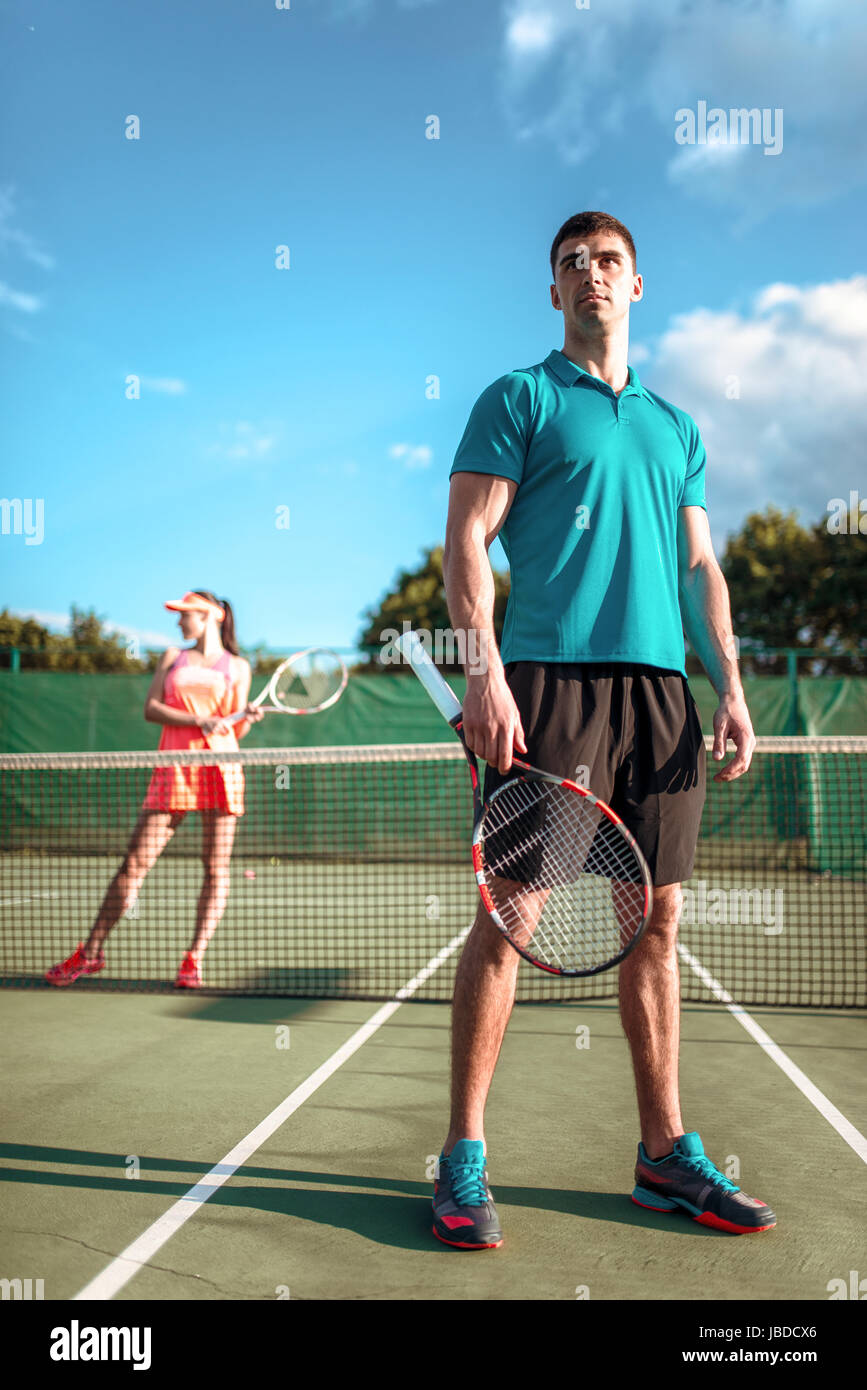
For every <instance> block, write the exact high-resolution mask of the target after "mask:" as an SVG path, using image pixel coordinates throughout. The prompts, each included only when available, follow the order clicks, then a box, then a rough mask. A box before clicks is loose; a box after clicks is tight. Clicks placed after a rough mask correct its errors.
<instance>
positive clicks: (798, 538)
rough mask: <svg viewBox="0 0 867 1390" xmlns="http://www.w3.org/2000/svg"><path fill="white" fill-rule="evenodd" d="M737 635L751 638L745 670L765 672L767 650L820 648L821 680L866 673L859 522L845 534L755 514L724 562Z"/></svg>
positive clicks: (769, 660)
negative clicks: (836, 674)
mask: <svg viewBox="0 0 867 1390" xmlns="http://www.w3.org/2000/svg"><path fill="white" fill-rule="evenodd" d="M722 569H723V573H724V574H725V577H726V581H727V583H728V586H729V593H730V596H731V605H732V620H733V623H734V630H735V632H736V633H737V634H738V636H740V637H741V638H742V639H749V641H750V648H749V650H746V649H745V648H744V649H742V653H741V657H742V664H743V666H744V669H745V670H753V671H758V672H761V671H767V670H769V669H770V668H771V667H772V665H773V664H774V658H773V656H772V654H771V653H770V651H768V650H767V649H769V648H774V647H788V648H804V649H807V650H809V649H814V650H819V651H821V653H822V655H821V656H820V657H819V658H818V659H815V660H814V661H813V665H812V668H811V669H812V671H813V673H814V674H816V675H823V674H827V673H830V672H838V671H839V672H847V673H849V674H857V673H864V672H867V638H865V635H864V622H863V613H864V609H865V603H867V536H864V535H862V534H861V533H860V532H859V531H858V525H857V518H856V519H855V524H854V526H850V530H849V532H847V533H845V534H832V533H831V532H829V530H828V527H827V522H826V521H820V522H817V523H816V525H815V526H812V527H810V528H806V527H804V526H801V525H800V523H799V522H798V519H797V514H796V513H795V512H785V513H784V512H782V511H780V510H779V509H778V508H777V507H772V506H769V507H767V508H766V509H765V511H764V512H762V513H759V512H752V513H751V514H750V515H749V516H748V517H747V518H746V520H745V521H744V523H743V525H742V527H741V529H740V531H739V532H738V533H737V534H736V535H734V536H732V537H731V538H730V539H729V541H728V544H727V546H726V549H725V553H724V555H723V558H722Z"/></svg>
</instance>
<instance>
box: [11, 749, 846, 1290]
mask: <svg viewBox="0 0 867 1390" xmlns="http://www.w3.org/2000/svg"><path fill="white" fill-rule="evenodd" d="M832 743H833V746H832ZM862 744H863V745H865V746H864V747H862V746H861V745H862ZM865 750H867V741H865V740H843V741H837V742H836V743H834V742H833V741H829V740H824V741H823V740H764V741H762V743H761V744H760V747H759V750H758V752H757V755H756V760H755V768H754V773H751V781H750V782H749V783H747V782H746V781H745V782H744V783H739V784H734V786H733V787H729V788H726V789H724V790H723V789H720V788H717V787H714V786H713V785H712V788H711V793H710V796H709V800H708V808H707V812H706V816H705V824H704V830H703V835H702V840H701V842H700V846H699V854H698V858H697V862H696V869H695V874H694V876H693V878H692V879H691V880H690V882H689V884H687V885H686V902H685V909H684V915H683V921H682V925H681V931H680V941H681V958H680V965H681V992H682V998H683V1000H684V1007H683V1017H682V1049H681V1086H682V1093H683V1104H684V1119H685V1123H686V1125H687V1127H689V1128H695V1129H698V1130H699V1131H700V1132H701V1135H702V1139H703V1141H704V1145H705V1149H706V1151H707V1152H708V1153H709V1154H710V1155H711V1156H712V1157H713V1158H714V1160H715V1161H716V1162H717V1163H718V1165H719V1166H720V1168H721V1169H722V1171H723V1172H725V1173H726V1175H727V1176H729V1177H730V1178H731V1179H732V1180H733V1181H735V1182H737V1183H739V1184H742V1185H743V1187H744V1188H745V1189H746V1190H747V1191H749V1192H751V1193H754V1194H757V1195H760V1196H761V1197H762V1198H763V1199H764V1200H765V1201H768V1202H770V1203H772V1205H773V1206H774V1208H775V1210H776V1212H777V1215H778V1225H777V1227H776V1228H775V1229H774V1230H772V1231H770V1232H767V1233H765V1234H763V1235H762V1236H754V1237H752V1238H748V1237H746V1238H745V1237H739V1238H733V1237H729V1236H725V1235H721V1234H719V1233H716V1232H712V1231H709V1230H707V1229H706V1228H704V1227H702V1226H699V1225H697V1224H695V1223H694V1222H692V1221H690V1220H689V1219H687V1218H686V1217H682V1216H673V1217H668V1216H663V1215H661V1214H659V1213H655V1212H651V1211H647V1210H644V1209H642V1208H639V1207H637V1206H635V1205H634V1204H633V1203H632V1202H630V1200H629V1192H630V1191H631V1187H632V1167H633V1164H634V1160H635V1149H636V1145H637V1140H638V1134H637V1119H636V1113H635V1102H634V1096H633V1082H632V1074H631V1067H630V1062H629V1056H628V1049H627V1045H626V1041H625V1038H624V1036H623V1033H622V1030H621V1027H620V1022H619V1018H618V1014H617V1008H616V990H617V975H616V972H610V973H609V974H606V975H604V976H599V977H596V978H594V979H592V980H577V981H576V980H571V981H570V980H556V979H554V978H552V977H550V976H547V975H545V974H544V973H543V972H540V971H536V970H533V969H532V968H531V967H530V966H527V965H522V967H521V970H520V973H519V992H518V999H519V1005H518V1007H516V1009H515V1011H514V1013H513V1016H512V1020H511V1023H510V1026H509V1030H508V1032H507V1035H506V1041H505V1043H504V1047H503V1053H502V1057H501V1060H500V1063H499V1066H498V1069H497V1072H496V1076H495V1080H494V1085H493V1090H492V1095H491V1101H490V1105H489V1110H488V1132H487V1139H488V1154H489V1168H490V1180H491V1186H492V1188H493V1191H494V1194H495V1197H496V1199H497V1204H498V1209H499V1210H500V1213H501V1216H502V1218H503V1220H504V1222H505V1236H506V1239H505V1244H504V1246H503V1247H502V1248H501V1249H500V1250H497V1251H490V1252H486V1253H485V1254H477V1255H475V1256H473V1255H470V1254H468V1253H466V1252H458V1251H455V1250H450V1249H448V1248H446V1247H444V1246H442V1245H440V1244H439V1243H438V1242H437V1241H436V1240H434V1238H433V1236H432V1234H431V1230H430V1226H431V1221H430V1197H431V1191H432V1179H433V1166H434V1164H435V1161H436V1156H437V1155H438V1153H439V1150H440V1147H441V1144H442V1140H443V1137H444V1134H445V1129H446V1125H447V1114H448V1066H449V1009H448V1007H447V1001H448V999H449V998H450V995H451V991H452V986H453V983H454V972H455V966H456V962H457V959H458V957H459V954H460V949H461V945H462V942H463V939H464V937H465V934H466V931H467V929H468V927H469V924H470V922H471V920H472V915H473V912H474V908H475V901H476V890H475V886H474V883H473V880H472V875H471V873H469V872H468V869H467V864H466V851H465V846H466V835H467V807H466V797H465V794H464V793H465V787H464V783H463V777H464V773H463V770H462V766H461V762H460V750H459V749H457V750H455V749H452V748H451V746H449V747H448V748H446V747H443V746H438V745H426V746H424V747H413V746H401V747H400V748H399V749H396V748H390V747H387V746H383V747H381V748H377V749H376V750H371V749H367V750H359V749H328V750H322V749H320V750H316V749H313V750H310V749H308V750H261V751H259V752H256V753H253V754H250V753H245V754H241V755H238V757H239V759H240V760H241V761H242V762H243V764H244V774H245V779H246V794H247V815H246V816H245V817H244V821H243V822H242V826H241V827H240V828H239V833H238V837H237V841H236V846H235V851H234V854H233V856H232V860H231V870H230V872H231V891H230V896H229V902H228V907H227V910H226V912H225V915H224V917H223V919H222V921H221V923H220V925H219V928H218V929H217V932H216V934H215V936H214V938H213V940H212V942H211V944H210V946H209V948H208V951H207V954H206V957H205V966H204V982H205V988H204V989H203V990H202V991H201V992H200V993H197V994H186V993H179V992H177V991H175V990H173V988H172V980H173V978H174V974H175V970H176V968H177V965H178V963H179V961H180V958H181V955H182V953H183V951H184V950H185V949H186V948H187V946H188V944H189V939H190V936H191V934H192V930H193V925H194V919H195V904H196V900H197V895H198V891H199V887H200V884H201V879H202V872H203V870H202V864H201V861H200V842H201V836H200V830H199V828H198V826H197V825H196V823H195V818H191V820H190V821H189V823H187V824H185V825H183V826H182V827H181V829H180V830H179V831H178V832H177V834H176V836H175V838H174V839H173V841H172V842H171V844H170V846H169V848H168V849H167V850H166V852H165V853H164V854H163V855H162V857H161V858H160V859H159V861H158V863H157V864H156V866H155V868H154V869H153V870H152V872H151V873H150V874H149V875H148V877H147V879H146V880H145V882H144V884H143V886H142V888H141V890H140V892H139V894H138V897H137V898H136V900H135V902H134V903H132V904H131V905H130V907H129V910H128V912H127V915H126V917H125V918H124V919H123V920H122V921H121V922H120V923H119V924H118V926H117V928H116V929H115V931H114V932H113V934H112V936H111V938H110V940H109V943H108V948H107V967H106V969H105V971H104V972H102V973H101V974H99V975H97V976H94V977H92V978H89V979H82V980H80V981H78V982H76V983H75V984H74V985H73V986H71V987H70V988H68V989H65V990H62V991H61V990H57V989H52V988H51V987H50V986H47V985H45V984H44V983H43V981H42V975H43V973H44V971H45V969H46V968H47V967H48V966H49V965H50V964H52V963H53V962H54V961H56V960H58V959H61V958H62V957H63V956H64V955H66V954H67V953H68V952H69V951H70V950H71V949H72V948H73V947H74V946H75V945H76V943H77V942H78V941H79V940H81V939H82V938H83V936H84V935H85V934H86V931H87V930H88V928H89V925H90V923H91V921H92V920H93V918H94V916H95V914H96V911H97V910H98V908H99V904H100V902H101V899H102V896H103V894H104V892H105V889H106V886H107V884H108V882H109V881H110V879H111V876H112V874H113V873H114V871H115V869H116V868H117V866H118V863H119V862H120V859H121V857H122V855H123V852H124V848H125V845H126V842H127V839H128V836H129V832H130V829H131V826H132V824H133V822H134V820H135V815H136V812H137V807H138V805H139V804H140V802H141V798H142V796H143V794H144V790H145V789H146V787H147V785H148V780H149V777H150V775H151V772H152V768H153V765H154V763H155V762H156V761H158V759H157V757H156V755H145V754H131V755H94V756H92V757H91V756H89V755H88V756H84V755H73V756H71V757H69V758H66V759H63V758H57V757H55V758H47V757H46V758H36V759H34V758H29V759H27V758H24V759H22V758H4V759H0V774H2V776H3V791H4V795H3V808H4V810H3V814H2V817H0V819H2V852H0V859H2V871H3V887H2V891H0V948H2V974H3V978H4V981H5V983H6V984H7V985H8V986H9V988H7V990H6V991H5V992H4V995H3V1000H4V1005H5V1012H6V1023H7V1026H6V1029H5V1031H4V1041H3V1049H4V1054H5V1055H4V1061H5V1063H6V1067H5V1071H6V1075H7V1077H8V1078H9V1081H8V1082H7V1106H6V1115H7V1123H6V1127H5V1134H4V1143H3V1145H2V1149H0V1160H2V1164H0V1172H2V1174H3V1178H4V1185H3V1192H4V1217H3V1224H4V1228H5V1248H6V1251H7V1266H8V1268H9V1269H10V1270H13V1268H14V1271H16V1272H20V1273H19V1275H18V1277H21V1278H30V1279H32V1280H42V1281H43V1284H42V1287H43V1289H44V1296H45V1298H57V1299H71V1298H75V1297H76V1296H77V1295H80V1294H81V1295H84V1296H85V1297H86V1298H98V1299H109V1298H115V1299H118V1300H127V1299H145V1300H164V1299H197V1300H205V1301H208V1300H235V1299H244V1300H251V1301H257V1300H270V1299H281V1298H287V1297H288V1298H292V1299H323V1298H324V1299H337V1300H346V1299H349V1300H355V1299H357V1300H388V1299H409V1300H432V1299H434V1300H446V1299H454V1298H460V1299H496V1300H514V1299H522V1300H525V1299H526V1300H561V1299H563V1300H565V1299H569V1300H575V1299H576V1298H578V1299H584V1298H590V1299H591V1300H595V1299H616V1300H626V1301H629V1300H648V1299H654V1298H665V1299H683V1300H695V1299H701V1300H714V1301H726V1300H730V1301H737V1300H740V1299H744V1298H752V1299H760V1300H790V1299H797V1300H826V1299H828V1297H829V1286H831V1287H833V1285H832V1282H831V1281H833V1280H834V1279H837V1278H848V1277H849V1271H850V1270H851V1269H856V1270H857V1269H858V1268H859V1267H860V1265H859V1243H860V1238H859V1235H858V1231H859V1228H860V1227H861V1226H862V1225H863V1218H864V1215H865V1212H864V1206H865V1203H864V1198H863V1196H862V1195H861V1194H862V1193H863V1165H864V1162H865V1160H867V1144H865V1141H864V1139H863V1137H862V1133H861V1132H862V1131H863V1128H864V1113H865V1083H864V1061H865V1053H867V997H865V989H867V960H865V940H864V922H865V919H867V911H865V909H867V875H865V872H864V852H865V851H864V840H863V820H862V819H861V818H860V809H859V808H860V806H861V804H862V799H863V792H864V786H863V781H864V766H865V756H864V754H865ZM456 753H457V757H456V756H455V754H456ZM287 774H288V777H287ZM387 808H388V814H386V809H387ZM389 818H390V819H389ZM398 832H400V836H399V838H396V837H397V835H398ZM564 1096H565V1104H564ZM828 1190H832V1191H834V1192H845V1193H846V1194H847V1200H846V1201H845V1202H835V1203H833V1204H832V1209H831V1210H830V1212H829V1211H828V1210H827V1209H826V1208H825V1207H823V1208H822V1210H821V1215H818V1214H817V1204H816V1193H817V1191H828ZM861 1263H863V1260H862V1261H861Z"/></svg>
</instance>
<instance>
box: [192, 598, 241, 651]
mask: <svg viewBox="0 0 867 1390" xmlns="http://www.w3.org/2000/svg"><path fill="white" fill-rule="evenodd" d="M193 593H196V594H198V595H199V597H200V598H206V599H207V600H208V602H209V603H215V604H217V606H218V607H220V608H222V609H223V610H224V614H225V616H224V618H223V621H222V622H221V624H220V641H221V642H222V644H223V646H224V647H225V648H226V651H227V652H231V653H232V656H240V655H241V651H240V648H239V647H238V638H237V636H236V635H235V615H234V613H233V612H232V605H231V604H230V602H229V600H228V599H227V598H217V597H216V596H215V595H214V594H212V593H211V591H210V589H194V590H193Z"/></svg>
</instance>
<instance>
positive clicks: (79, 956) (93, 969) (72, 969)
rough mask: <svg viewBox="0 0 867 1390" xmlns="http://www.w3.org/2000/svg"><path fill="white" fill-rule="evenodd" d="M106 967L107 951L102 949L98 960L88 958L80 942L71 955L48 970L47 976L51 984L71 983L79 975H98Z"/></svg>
mask: <svg viewBox="0 0 867 1390" xmlns="http://www.w3.org/2000/svg"><path fill="white" fill-rule="evenodd" d="M104 969H105V952H104V951H100V953H99V955H98V956H97V958H96V960H88V959H87V956H86V955H85V954H84V951H83V950H82V943H81V942H79V944H78V946H77V947H76V949H75V951H73V953H72V955H71V956H69V957H67V959H66V960H63V961H61V962H60V964H59V965H52V967H51V969H50V970H46V972H45V978H46V980H47V981H48V983H49V984H50V985H71V984H72V982H73V980H77V979H78V977H79V975H96V974H98V973H99V971H100V970H104Z"/></svg>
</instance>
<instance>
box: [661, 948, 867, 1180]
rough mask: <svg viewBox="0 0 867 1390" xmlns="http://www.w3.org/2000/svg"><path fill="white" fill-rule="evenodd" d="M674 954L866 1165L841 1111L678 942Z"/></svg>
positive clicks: (866, 1156) (859, 1138) (864, 1142)
mask: <svg viewBox="0 0 867 1390" xmlns="http://www.w3.org/2000/svg"><path fill="white" fill-rule="evenodd" d="M677 950H678V954H679V955H680V956H681V957H682V958H683V959H684V960H685V961H686V963H687V964H688V965H689V966H690V967H691V968H692V969H693V970H694V971H695V973H696V975H698V977H699V979H700V980H703V981H704V983H705V984H706V985H707V987H708V989H709V990H710V991H711V993H712V994H715V995H716V997H717V999H718V1000H719V1001H720V1003H721V1004H725V1006H726V1008H727V1009H728V1011H729V1013H730V1014H731V1015H732V1016H733V1017H734V1018H736V1019H737V1021H738V1023H739V1024H740V1025H741V1027H742V1028H745V1029H746V1030H747V1032H748V1033H749V1034H750V1035H751V1036H752V1037H754V1038H755V1040H756V1042H757V1043H758V1044H759V1047H761V1048H763V1049H764V1051H765V1052H766V1053H767V1055H768V1056H769V1057H770V1059H771V1061H772V1062H776V1064H777V1066H778V1067H779V1068H780V1070H781V1071H783V1072H785V1074H786V1076H787V1077H788V1078H789V1080H790V1081H791V1082H792V1083H793V1084H794V1085H795V1086H797V1088H798V1090H799V1091H800V1092H801V1094H802V1095H805V1096H806V1097H807V1100H808V1101H810V1103H811V1104H812V1105H815V1107H816V1109H817V1110H818V1112H819V1114H820V1115H821V1116H822V1118H823V1119H825V1120H827V1121H828V1124H829V1125H833V1127H834V1129H836V1131H837V1133H838V1134H839V1135H840V1137H841V1139H845V1140H846V1143H847V1144H848V1145H849V1147H850V1148H852V1149H854V1150H855V1152H856V1154H857V1155H858V1157H859V1158H860V1159H861V1160H862V1162H864V1163H867V1139H865V1138H864V1135H863V1134H862V1133H861V1131H860V1130H857V1129H856V1128H855V1126H854V1125H853V1124H852V1123H851V1121H850V1120H847V1119H846V1116H845V1115H844V1114H843V1113H842V1111H840V1110H838V1109H837V1107H836V1105H832V1104H831V1102H830V1101H829V1099H828V1097H827V1096H826V1095H823V1093H822V1092H821V1091H820V1090H819V1088H818V1086H814V1085H813V1083H812V1081H811V1080H810V1078H809V1076H805V1074H804V1073H803V1072H802V1071H801V1068H800V1067H796V1066H795V1064H794V1062H793V1061H792V1059H791V1058H790V1057H787V1056H786V1054H785V1052H784V1051H783V1049H782V1048H781V1047H779V1046H778V1045H777V1043H775V1042H774V1040H773V1038H771V1037H769V1035H768V1034H767V1033H766V1032H765V1030H764V1028H761V1027H760V1026H759V1024H758V1023H756V1020H755V1019H754V1018H752V1017H751V1016H750V1014H748V1013H747V1011H746V1009H744V1008H742V1007H741V1005H740V1004H738V1003H736V1002H735V1000H734V999H733V998H732V996H731V995H730V994H729V992H728V990H727V989H723V987H722V985H721V984H720V983H719V981H718V980H715V979H714V977H713V975H711V973H710V971H709V970H705V968H704V966H703V965H702V963H701V961H700V960H697V959H696V957H695V956H694V955H692V954H691V953H690V952H689V951H688V950H687V949H686V947H685V946H682V945H681V944H680V942H678V944H677Z"/></svg>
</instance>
